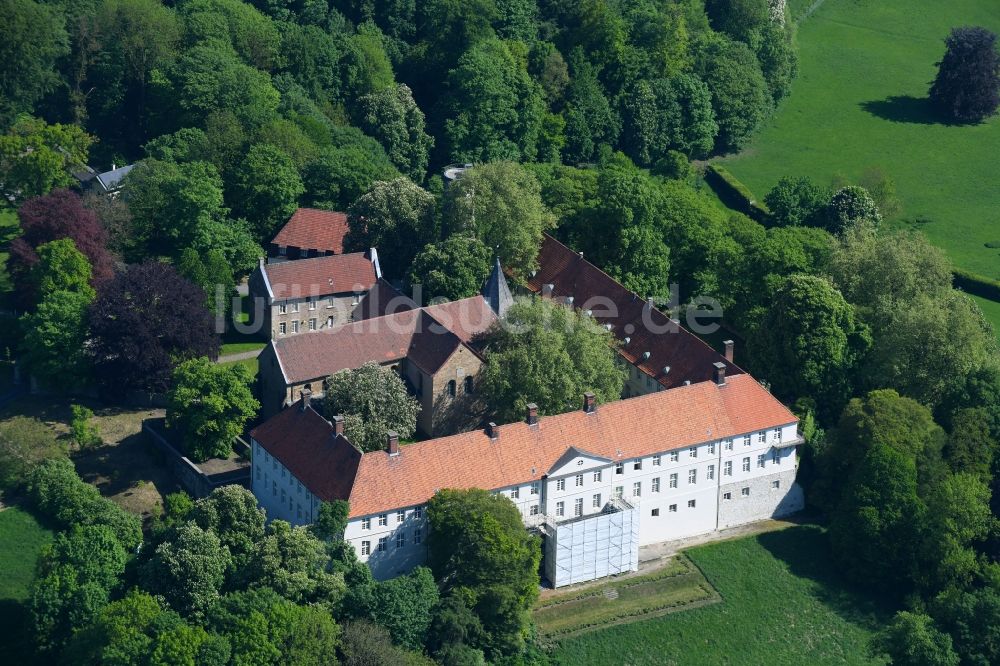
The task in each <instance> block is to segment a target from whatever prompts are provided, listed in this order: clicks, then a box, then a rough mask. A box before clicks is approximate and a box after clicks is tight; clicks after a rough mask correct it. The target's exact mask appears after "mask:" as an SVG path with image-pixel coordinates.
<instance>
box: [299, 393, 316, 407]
mask: <svg viewBox="0 0 1000 666" xmlns="http://www.w3.org/2000/svg"><path fill="white" fill-rule="evenodd" d="M299 395H300V396H302V405H301V407H300V409H301V410H302V411H303V412H304V411H306V410H307V409H309V405H310V404H311V403H312V395H313V392H312V389H307V388H305V389H302V391H301V392H300V393H299Z"/></svg>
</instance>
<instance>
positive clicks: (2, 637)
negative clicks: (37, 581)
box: [0, 507, 52, 664]
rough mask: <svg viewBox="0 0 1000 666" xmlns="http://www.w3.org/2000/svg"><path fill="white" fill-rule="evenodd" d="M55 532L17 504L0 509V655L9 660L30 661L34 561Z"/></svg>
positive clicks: (31, 658) (11, 662)
mask: <svg viewBox="0 0 1000 666" xmlns="http://www.w3.org/2000/svg"><path fill="white" fill-rule="evenodd" d="M50 541H52V532H50V531H49V530H47V529H45V528H44V527H42V526H41V525H39V524H38V522H37V521H36V520H35V519H34V517H33V516H32V515H31V514H30V513H28V512H26V511H23V510H22V509H20V508H18V507H8V508H6V509H4V510H2V511H0V571H2V572H3V575H2V576H0V623H2V625H3V631H0V655H3V657H2V658H0V659H2V661H3V662H4V663H7V664H30V663H35V661H36V659H35V656H34V654H33V651H32V649H31V638H30V637H31V632H30V630H31V626H30V622H29V620H28V616H27V611H26V609H25V607H24V601H25V600H26V599H27V597H28V586H29V585H30V584H31V580H32V578H33V577H34V574H35V562H36V561H37V560H38V555H39V553H40V552H41V550H42V547H43V546H45V544H47V543H49V542H50Z"/></svg>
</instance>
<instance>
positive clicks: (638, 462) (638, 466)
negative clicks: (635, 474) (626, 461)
mask: <svg viewBox="0 0 1000 666" xmlns="http://www.w3.org/2000/svg"><path fill="white" fill-rule="evenodd" d="M632 469H633V470H635V471H638V470H640V469H642V458H636V459H635V460H634V461H633V462H632Z"/></svg>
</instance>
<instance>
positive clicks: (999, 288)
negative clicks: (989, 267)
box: [953, 268, 1000, 301]
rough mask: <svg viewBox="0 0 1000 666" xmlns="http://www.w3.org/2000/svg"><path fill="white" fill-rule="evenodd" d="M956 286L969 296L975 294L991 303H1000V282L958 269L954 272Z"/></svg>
mask: <svg viewBox="0 0 1000 666" xmlns="http://www.w3.org/2000/svg"><path fill="white" fill-rule="evenodd" d="M953 275H954V280H955V286H956V287H958V288H959V289H961V290H962V291H964V292H966V293H968V294H975V295H976V296H981V297H983V298H988V299H990V300H991V301H1000V280H993V279H990V278H988V277H986V276H984V275H976V274H975V273H970V272H968V271H963V270H962V269H960V268H956V269H955V270H954V271H953Z"/></svg>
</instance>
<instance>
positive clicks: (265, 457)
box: [264, 451, 271, 462]
mask: <svg viewBox="0 0 1000 666" xmlns="http://www.w3.org/2000/svg"><path fill="white" fill-rule="evenodd" d="M264 462H271V454H270V453H268V452H267V451H264Z"/></svg>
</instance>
